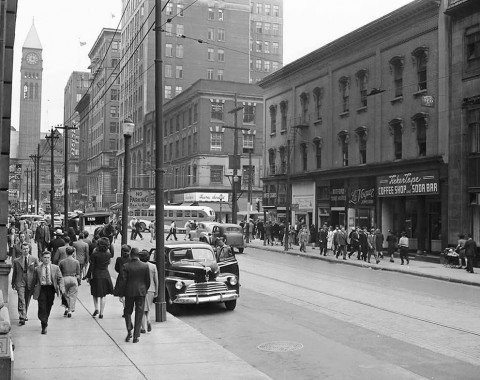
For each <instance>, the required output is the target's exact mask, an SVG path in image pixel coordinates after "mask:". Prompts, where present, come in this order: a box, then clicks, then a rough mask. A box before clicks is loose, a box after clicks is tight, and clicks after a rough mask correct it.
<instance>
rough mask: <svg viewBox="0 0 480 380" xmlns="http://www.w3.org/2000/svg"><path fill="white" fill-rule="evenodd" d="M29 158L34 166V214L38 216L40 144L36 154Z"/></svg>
mask: <svg viewBox="0 0 480 380" xmlns="http://www.w3.org/2000/svg"><path fill="white" fill-rule="evenodd" d="M30 158H31V159H32V160H33V162H34V165H35V201H36V210H35V213H36V214H38V213H39V211H40V205H39V202H40V144H38V146H37V154H31V155H30Z"/></svg>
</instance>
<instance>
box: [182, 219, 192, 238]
mask: <svg viewBox="0 0 480 380" xmlns="http://www.w3.org/2000/svg"><path fill="white" fill-rule="evenodd" d="M191 226H192V221H191V220H187V221H186V223H185V226H184V228H185V237H184V238H183V240H190V231H191V229H192V227H191Z"/></svg>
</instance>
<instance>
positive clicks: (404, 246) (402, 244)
mask: <svg viewBox="0 0 480 380" xmlns="http://www.w3.org/2000/svg"><path fill="white" fill-rule="evenodd" d="M398 247H399V248H400V260H401V261H402V263H401V265H403V261H404V260H405V261H406V262H407V265H408V264H410V260H409V259H408V237H407V233H406V232H402V236H401V237H400V239H399V240H398Z"/></svg>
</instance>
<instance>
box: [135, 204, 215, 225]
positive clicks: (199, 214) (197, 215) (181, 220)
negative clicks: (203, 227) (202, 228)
mask: <svg viewBox="0 0 480 380" xmlns="http://www.w3.org/2000/svg"><path fill="white" fill-rule="evenodd" d="M163 207H164V211H163V218H164V221H165V228H166V229H167V228H169V227H170V223H171V222H172V221H175V223H176V225H177V229H179V230H183V229H184V226H185V223H186V222H187V221H189V220H195V221H196V222H197V223H198V222H206V221H214V220H215V211H214V210H213V209H212V208H211V207H208V206H191V205H185V204H182V205H164V206H163ZM128 214H129V217H130V219H131V218H133V217H137V218H138V219H140V225H141V229H142V230H145V229H146V228H147V227H148V224H149V223H150V222H151V221H152V220H154V219H155V205H151V206H150V207H149V208H145V209H133V210H129V212H128Z"/></svg>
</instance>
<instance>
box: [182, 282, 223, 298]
mask: <svg viewBox="0 0 480 380" xmlns="http://www.w3.org/2000/svg"><path fill="white" fill-rule="evenodd" d="M227 290H228V289H227V286H226V285H225V284H224V283H223V282H213V281H210V282H200V283H196V284H192V285H190V286H189V287H188V288H187V290H186V291H185V294H198V295H199V296H207V295H210V294H216V293H222V292H226V291H227Z"/></svg>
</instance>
